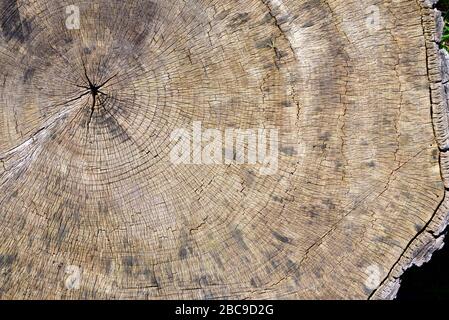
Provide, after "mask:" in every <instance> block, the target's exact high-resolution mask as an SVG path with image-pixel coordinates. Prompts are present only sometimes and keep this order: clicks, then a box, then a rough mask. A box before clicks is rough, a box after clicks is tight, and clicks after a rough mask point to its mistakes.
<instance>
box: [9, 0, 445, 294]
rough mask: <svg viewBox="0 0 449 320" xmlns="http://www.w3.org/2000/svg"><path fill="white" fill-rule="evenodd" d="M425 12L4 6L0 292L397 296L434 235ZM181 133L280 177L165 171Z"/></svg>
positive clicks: (439, 133) (313, 6) (437, 67)
mask: <svg viewBox="0 0 449 320" xmlns="http://www.w3.org/2000/svg"><path fill="white" fill-rule="evenodd" d="M434 2H435V1H428V0H426V1H422V0H396V1H390V0H385V1H358V0H357V1H356V0H352V1H351V0H349V1H348V0H345V1H342V0H245V1H234V0H233V1H231V0H220V1H215V0H196V1H194V0H185V1H174V0H163V1H162V0H160V1H147V0H129V1H118V0H90V1H74V2H73V1H65V0H52V1H47V0H45V1H44V0H33V1H29V0H0V13H1V14H0V29H1V36H0V271H1V272H0V298H2V299H9V298H44V299H55V298H62V299H77V298H87V299H93V298H112V299H119V298H120V299H127V298H137V299H169V298H170V299H176V298H187V299H191V298H197V299H203V298H206V299H221V298H233V299H237V298H241V299H243V298H245V299H267V298H275V299H279V298H288V299H297V298H301V299H319V298H320V299H332V298H340V299H368V298H370V299H385V298H393V297H394V296H395V294H396V292H397V289H398V287H399V282H400V280H399V277H400V275H401V274H402V273H403V271H404V269H406V268H408V267H409V266H411V265H412V264H418V265H419V264H422V263H423V262H425V261H427V260H429V259H430V256H431V255H432V253H433V252H434V251H435V250H436V249H438V248H440V247H441V246H442V244H443V235H442V234H443V230H444V229H445V227H446V225H447V224H448V219H449V218H448V211H449V208H448V207H449V203H448V197H447V193H446V191H447V188H448V187H449V171H448V169H449V159H448V157H449V130H448V113H447V107H448V99H447V91H448V90H449V87H448V86H449V85H448V84H447V83H448V80H449V75H448V73H447V65H448V64H449V59H448V55H447V53H445V52H444V51H441V50H440V49H439V45H438V42H439V39H440V37H441V28H442V19H441V15H440V14H439V12H438V11H437V10H435V9H434V8H433V6H434ZM73 4H75V5H77V6H79V8H80V18H81V21H80V28H79V29H78V30H76V29H74V30H72V29H68V28H67V26H66V24H65V22H66V19H67V14H66V7H67V6H69V5H73ZM195 121H201V123H202V125H203V127H204V128H218V129H220V130H225V129H226V128H230V127H232V128H239V129H251V128H278V129H279V133H280V141H279V169H278V171H277V172H276V173H275V174H272V175H261V174H260V172H259V168H258V167H254V166H251V165H243V166H242V165H237V164H230V165H219V164H218V165H174V164H173V163H172V162H171V161H170V160H169V153H170V150H172V148H173V142H172V141H170V134H171V133H172V132H173V130H176V129H178V128H191V127H192V123H194V122H195ZM74 274H76V275H77V276H78V278H77V279H75V280H79V283H78V284H79V287H78V286H77V285H74V284H73V283H71V281H72V280H73V279H74V278H73V276H74Z"/></svg>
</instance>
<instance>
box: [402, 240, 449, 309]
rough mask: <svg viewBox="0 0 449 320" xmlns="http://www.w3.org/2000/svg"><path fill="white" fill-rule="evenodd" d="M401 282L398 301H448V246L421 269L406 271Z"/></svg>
mask: <svg viewBox="0 0 449 320" xmlns="http://www.w3.org/2000/svg"><path fill="white" fill-rule="evenodd" d="M448 237H449V235H446V240H447V241H449V238H448ZM447 241H446V242H447ZM401 280H402V282H401V288H400V289H399V293H398V297H397V299H398V300H434V301H435V300H440V301H441V300H449V244H446V245H445V246H444V247H443V249H441V250H440V251H437V252H435V253H434V254H433V256H432V259H431V260H430V262H428V263H426V264H424V265H423V266H422V267H419V268H418V267H416V266H413V267H412V268H410V269H408V270H407V271H406V272H405V273H404V274H403V275H402V276H401Z"/></svg>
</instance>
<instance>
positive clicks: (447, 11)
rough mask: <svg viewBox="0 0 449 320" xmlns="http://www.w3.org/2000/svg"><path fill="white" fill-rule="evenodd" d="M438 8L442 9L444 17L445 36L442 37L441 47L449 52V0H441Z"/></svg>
mask: <svg viewBox="0 0 449 320" xmlns="http://www.w3.org/2000/svg"><path fill="white" fill-rule="evenodd" d="M437 8H438V9H439V10H441V12H442V13H443V18H444V29H443V37H442V38H441V44H440V47H441V48H444V49H446V51H448V52H449V0H440V1H439V2H438V4H437Z"/></svg>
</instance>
